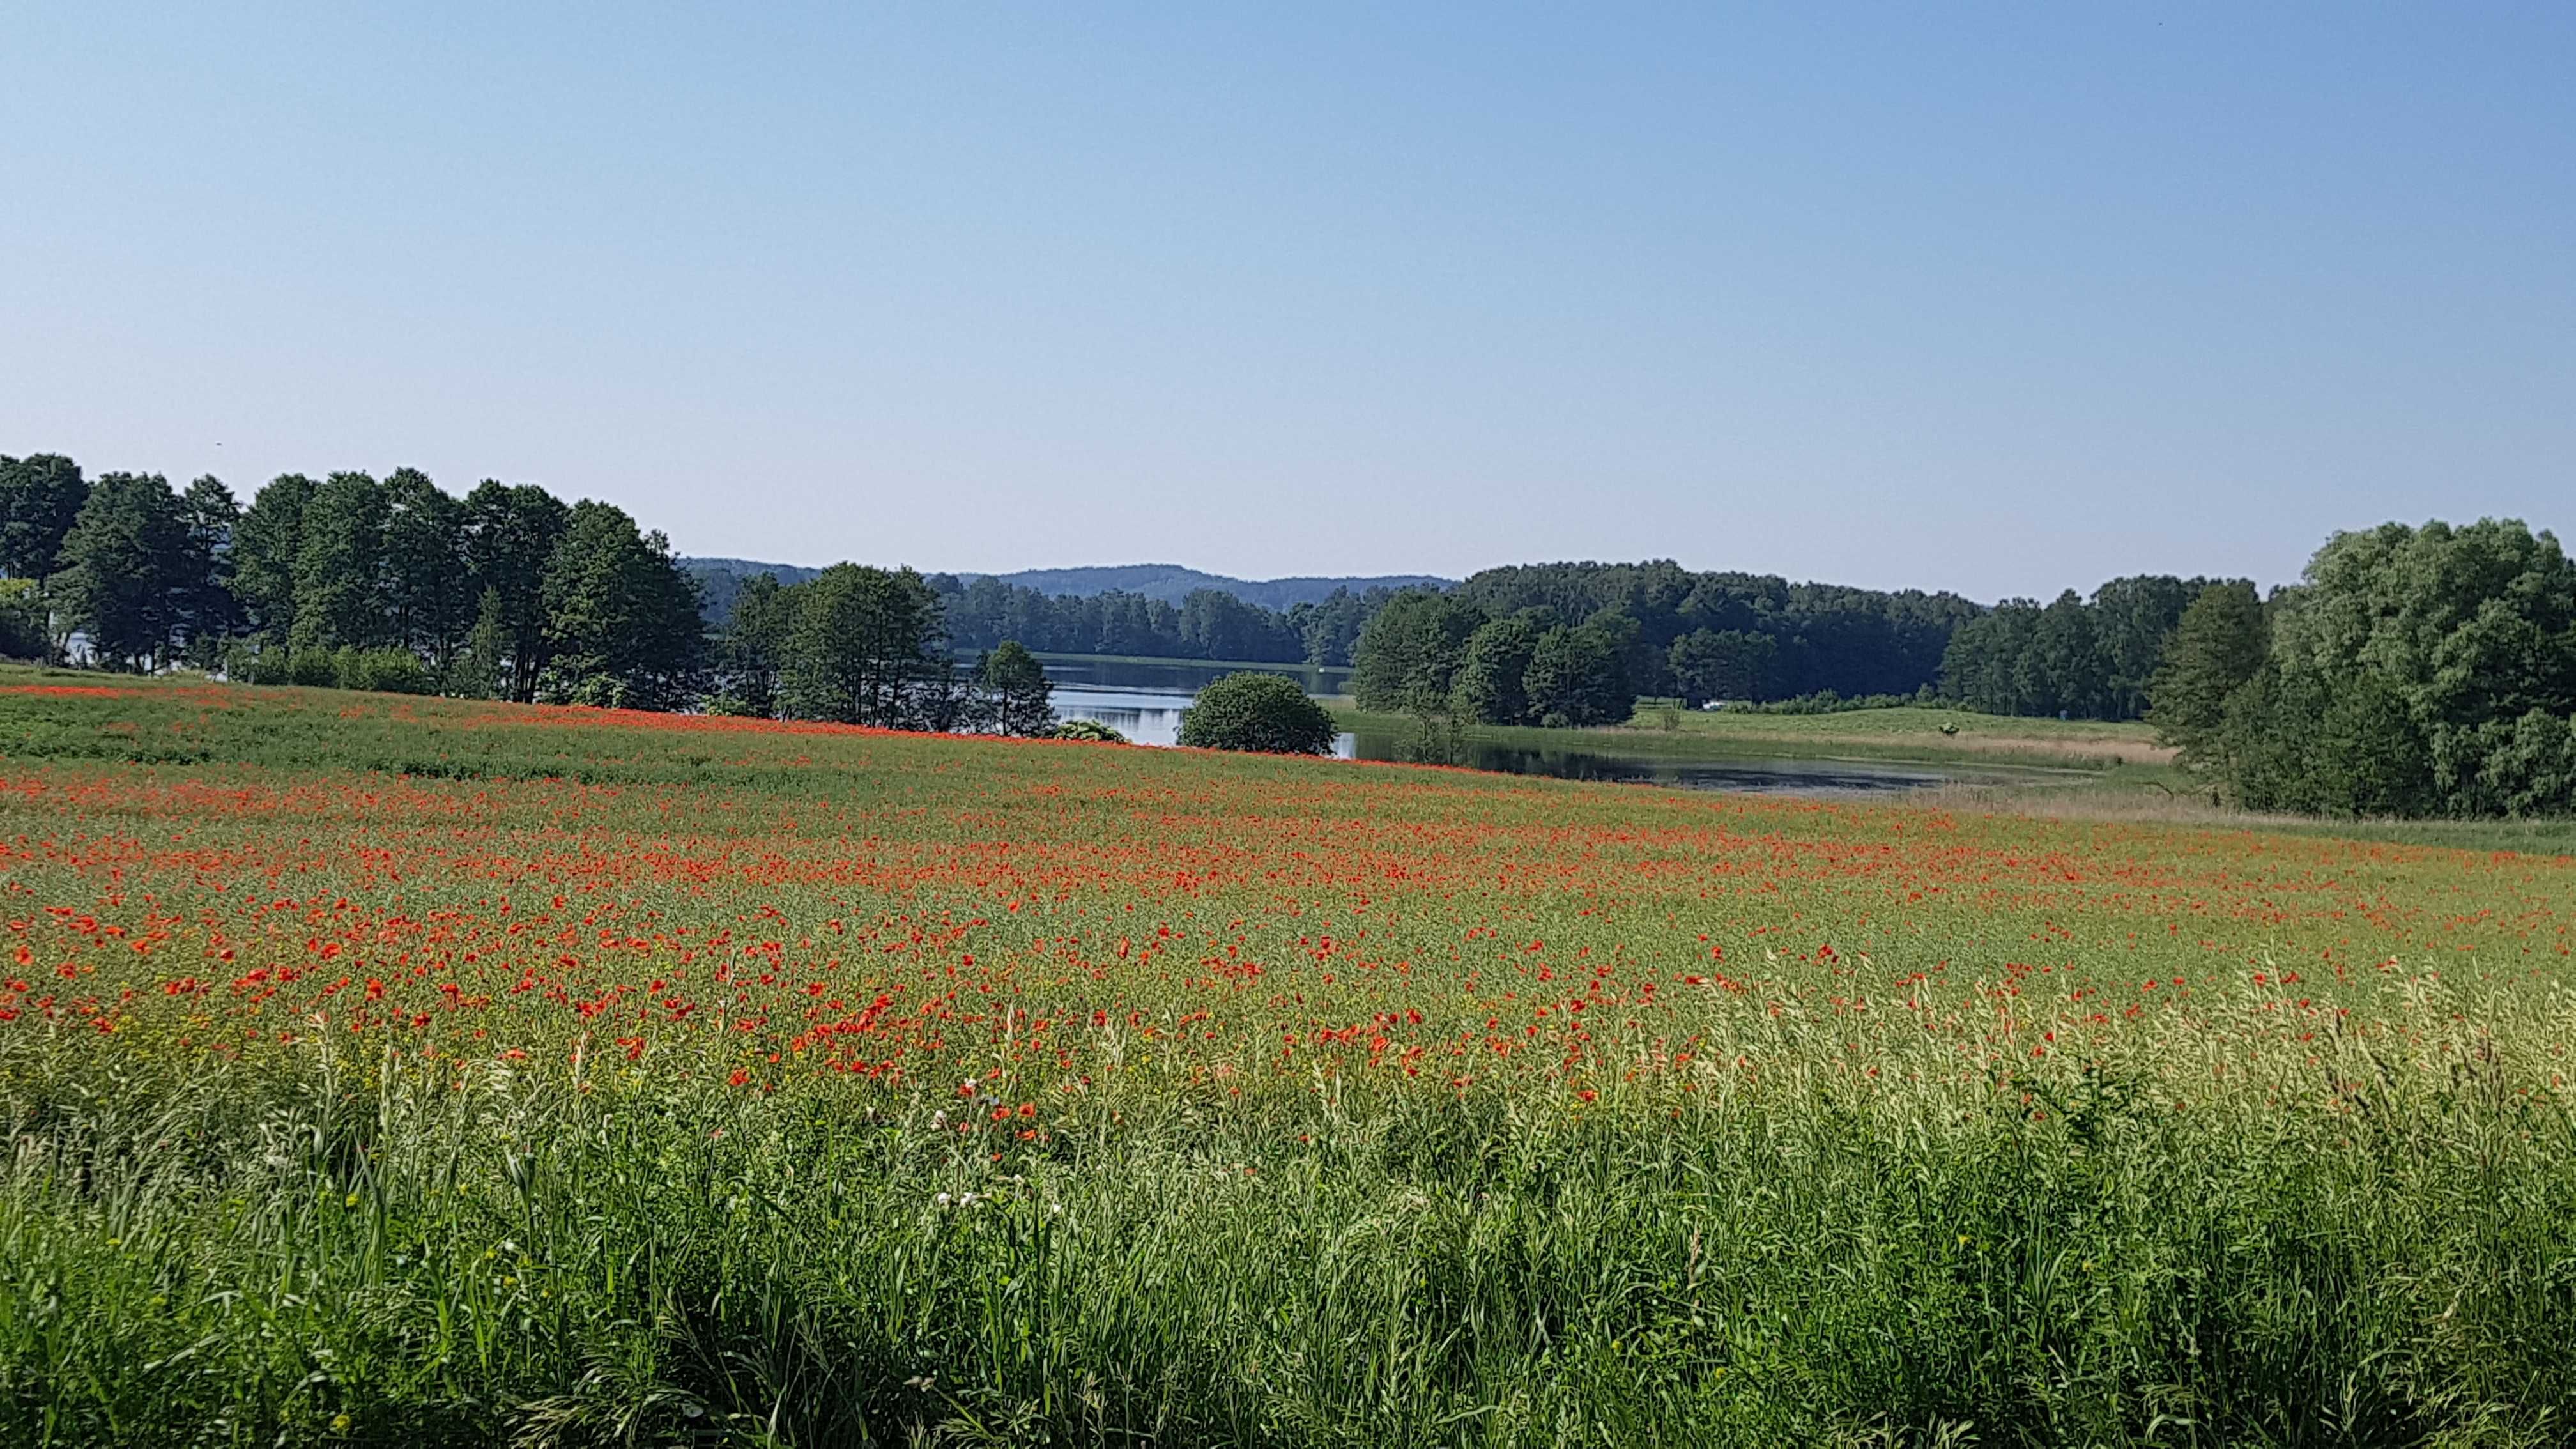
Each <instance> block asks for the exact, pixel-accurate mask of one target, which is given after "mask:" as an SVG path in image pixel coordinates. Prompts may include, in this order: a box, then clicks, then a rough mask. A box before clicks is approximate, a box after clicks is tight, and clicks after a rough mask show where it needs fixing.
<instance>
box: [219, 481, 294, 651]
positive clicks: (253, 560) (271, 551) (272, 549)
mask: <svg viewBox="0 0 2576 1449" xmlns="http://www.w3.org/2000/svg"><path fill="white" fill-rule="evenodd" d="M314 487H315V485H314V482H313V480H312V479H310V478H307V477H305V476H304V475H303V474H301V473H284V474H280V475H279V476H278V477H277V478H276V479H274V480H272V481H271V482H270V483H269V485H268V486H267V487H265V488H262V489H261V490H259V495H258V496H257V497H255V498H253V499H252V500H251V503H250V507H248V508H246V509H244V510H242V516H241V521H240V522H239V523H237V524H235V525H234V526H233V530H232V553H231V558H230V563H231V570H232V579H231V587H232V595H233V601H234V603H235V604H236V605H237V606H239V608H240V610H241V615H242V622H243V623H244V624H245V625H246V626H247V627H248V628H249V629H250V630H251V632H253V633H255V634H257V635H259V636H260V637H261V638H263V639H265V640H268V641H270V642H271V643H274V644H277V645H279V646H283V645H285V644H286V643H287V642H288V641H289V640H290V639H292V638H293V637H294V634H295V561H296V560H297V559H298V558H300V557H302V556H303V553H304V510H305V508H306V507H307V506H309V505H310V504H311V503H312V501H313V493H314Z"/></svg>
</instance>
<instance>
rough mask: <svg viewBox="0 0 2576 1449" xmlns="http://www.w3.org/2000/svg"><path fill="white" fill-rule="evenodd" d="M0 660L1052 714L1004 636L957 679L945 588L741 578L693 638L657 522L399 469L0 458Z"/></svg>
mask: <svg viewBox="0 0 2576 1449" xmlns="http://www.w3.org/2000/svg"><path fill="white" fill-rule="evenodd" d="M0 571H5V573H6V575H7V577H6V579H5V580H0V652H6V653H8V654H11V655H14V656H16V657H20V658H41V659H48V660H57V661H59V660H63V659H65V658H66V657H67V656H68V654H69V653H70V650H71V646H72V644H73V642H74V640H75V639H77V640H78V641H79V643H80V644H81V645H82V647H83V649H84V650H85V659H86V662H89V663H92V664H95V665H98V666H100V667H104V668H110V669H128V670H158V669H165V668H169V667H172V666H174V665H190V666H194V667H197V668H203V669H209V670H220V671H221V672H223V673H224V674H226V675H227V676H229V677H231V678H235V679H240V680H244V681H246V682H250V683H275V684H306V685H323V686H337V687H342V688H360V689H378V690H389V691H394V692H401V693H443V694H451V695H459V696H468V697H480V698H492V699H507V700H517V701H522V702H540V703H559V704H592V705H606V706H615V707H622V708H629V709H647V710H676V709H703V710H708V711H711V712H717V713H753V714H776V715H779V716H782V717H788V718H797V719H816V720H837V721H845V722H849V723H856V724H870V725H882V726H886V727H890V728H903V729H916V728H920V729H967V730H980V731H992V732H1006V733H1014V734H1036V733H1045V732H1048V731H1050V730H1052V728H1053V727H1054V716H1053V710H1052V707H1051V705H1050V704H1049V702H1048V699H1047V695H1048V692H1049V691H1048V687H1047V682H1046V677H1045V674H1044V671H1043V670H1042V669H1041V668H1040V666H1039V664H1038V662H1037V660H1036V658H1035V657H1034V656H1032V655H1031V654H1030V653H1029V652H1028V651H1027V650H1026V649H1024V648H1022V647H1020V646H1019V645H1017V644H1015V643H1007V642H1003V641H996V645H997V647H995V648H993V649H992V650H990V651H989V652H988V654H987V655H986V657H985V658H984V659H982V660H981V661H979V663H978V664H977V665H976V666H974V667H972V668H969V669H964V670H961V669H960V668H958V666H957V663H956V661H955V659H954V657H953V655H952V653H951V651H950V650H949V648H948V647H947V645H946V642H945V639H944V637H943V634H942V625H941V603H940V599H939V596H938V595H937V594H936V593H935V592H934V591H933V590H932V589H931V588H930V587H929V585H928V584H927V583H926V582H925V581H924V580H923V579H922V578H921V576H920V575H919V574H917V573H914V572H913V571H911V570H909V569H902V570H892V571H889V570H884V569H874V568H866V567H862V566H860V565H856V564H837V565H834V566H833V567H832V568H829V569H825V570H822V571H821V572H820V573H819V574H818V575H817V576H815V577H814V578H811V579H808V580H805V581H803V582H800V583H797V584H793V585H785V586H782V585H780V584H779V583H778V581H777V579H776V578H775V577H774V576H770V575H763V576H761V577H759V578H757V579H754V580H752V581H751V582H750V583H749V584H747V585H746V586H745V588H744V590H743V597H742V598H740V599H738V600H737V601H736V609H735V618H734V621H733V626H732V627H730V628H728V629H727V630H725V631H723V632H722V633H720V634H717V635H714V636H710V634H709V632H708V630H707V629H706V627H705V624H704V621H703V618H702V613H701V610H702V606H703V600H702V598H701V596H700V592H699V588H698V585H697V582H696V580H695V579H693V578H692V577H691V576H690V575H689V574H688V573H687V572H686V571H685V570H683V569H682V568H681V567H680V566H679V564H678V562H677V560H676V559H675V558H674V556H673V554H672V551H671V547H670V542H669V540H668V539H666V538H665V537H664V536H663V535H662V533H661V532H660V531H659V530H646V529H643V528H641V527H640V526H638V525H637V523H636V522H635V520H634V519H633V518H632V517H630V516H628V514H627V513H626V512H625V511H624V510H622V509H620V508H618V507H616V506H615V505H613V504H608V503H602V502H599V501H597V500H595V499H583V500H580V501H578V502H571V503H567V502H565V501H564V500H562V499H560V498H557V497H555V496H554V495H553V494H551V493H548V492H547V491H546V490H545V489H543V488H540V487H536V486H534V485H530V484H518V485H512V484H505V483H501V482H498V481H494V480H489V479H487V480H485V481H484V482H482V483H480V484H478V485H477V486H476V487H475V488H474V489H473V490H472V491H471V492H469V493H467V494H465V495H464V496H462V497H458V496H456V495H453V494H450V493H448V492H446V491H444V490H443V489H441V488H439V487H438V486H437V485H436V484H435V483H433V482H432V481H431V480H430V479H429V477H428V476H427V475H425V474H423V473H421V472H419V471H418V470H416V469H410V468H402V469H396V470H395V471H393V472H392V473H389V474H387V475H386V476H385V477H383V478H381V479H379V478H377V477H375V476H374V475H372V474H368V473H363V472H339V473H331V474H328V475H327V476H325V477H323V478H321V479H319V480H316V479H313V478H309V477H306V476H304V475H302V474H292V473H290V474H286V475H283V476H280V477H278V478H276V479H274V480H273V481H271V482H270V483H269V484H268V485H267V486H265V487H263V488H261V489H260V490H259V492H258V494H257V495H256V496H255V497H253V498H252V500H251V501H250V503H249V504H248V505H247V506H244V505H242V504H241V503H240V501H239V500H238V498H237V497H236V496H235V495H234V494H233V492H232V490H231V489H230V488H228V487H227V486H225V484H224V483H223V482H222V481H221V480H220V479H217V478H213V477H203V478H199V479H197V480H196V481H194V482H192V483H190V484H189V485H188V486H187V487H186V488H185V489H174V488H173V487H172V486H171V485H170V483H169V481H168V479H166V478H164V477H162V476H161V475H158V474H148V473H106V474H101V475H100V476H99V477H97V478H96V479H95V480H92V479H89V478H86V477H84V476H83V474H82V472H81V470H80V468H79V466H78V465H77V464H75V463H74V462H73V461H72V460H71V459H69V458H66V457H63V456H61V455H58V454H37V455H34V456H31V457H26V458H10V457H5V456H0Z"/></svg>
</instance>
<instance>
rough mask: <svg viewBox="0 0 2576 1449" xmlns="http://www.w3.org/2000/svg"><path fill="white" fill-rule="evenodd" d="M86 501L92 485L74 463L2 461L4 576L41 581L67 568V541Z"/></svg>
mask: <svg viewBox="0 0 2576 1449" xmlns="http://www.w3.org/2000/svg"><path fill="white" fill-rule="evenodd" d="M88 501H89V485H88V484H87V483H86V482H84V481H82V479H81V470H80V465H79V464H77V463H74V462H73V461H72V460H71V459H69V458H66V457H64V456H62V455H61V454H59V453H35V454H31V455H29V456H27V457H24V458H11V457H6V456H0V573H6V574H7V575H8V576H9V577H11V578H13V579H34V580H37V581H38V582H42V581H43V580H45V579H48V578H50V577H52V576H53V574H54V573H55V571H56V570H58V569H60V568H63V567H65V565H64V563H63V562H62V550H63V540H64V539H65V538H67V537H69V536H70V534H71V531H72V525H74V524H75V523H77V522H79V521H80V511H81V505H82V504H84V503H86V502H88Z"/></svg>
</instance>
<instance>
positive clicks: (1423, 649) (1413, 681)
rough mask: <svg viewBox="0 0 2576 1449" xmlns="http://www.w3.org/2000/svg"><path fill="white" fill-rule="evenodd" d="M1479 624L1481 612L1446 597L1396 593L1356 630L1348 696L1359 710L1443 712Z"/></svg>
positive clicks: (1419, 592)
mask: <svg viewBox="0 0 2576 1449" xmlns="http://www.w3.org/2000/svg"><path fill="white" fill-rule="evenodd" d="M1484 623H1485V615H1484V613H1483V612H1482V611H1481V610H1479V609H1477V608H1476V607H1475V606H1473V605H1471V604H1468V603H1466V602H1464V601H1463V600H1461V599H1458V598H1456V597H1454V596H1452V595H1449V594H1438V593H1430V592H1426V591H1422V590H1407V591H1406V592H1403V593H1400V594H1397V595H1395V596H1394V597H1392V598H1390V599H1388V600H1387V601H1386V607H1384V608H1382V609H1380V610H1378V611H1377V614H1376V616H1375V617H1373V618H1371V619H1370V620H1369V621H1368V626H1367V627H1366V628H1364V629H1362V630H1361V631H1360V637H1359V642H1358V644H1357V645H1355V646H1354V647H1353V650H1352V656H1351V662H1352V665H1353V670H1352V675H1351V692H1352V693H1353V694H1354V695H1355V696H1357V698H1358V700H1359V704H1360V707H1361V708H1362V709H1374V710H1389V711H1397V712H1402V713H1407V714H1437V713H1441V712H1443V711H1445V710H1447V709H1448V707H1449V696H1450V691H1451V690H1452V688H1453V687H1454V686H1455V684H1456V679H1457V673H1458V666H1459V665H1460V664H1461V663H1463V662H1464V661H1465V659H1466V654H1467V641H1468V640H1469V639H1471V638H1473V637H1474V636H1475V633H1476V631H1477V630H1478V629H1479V628H1481V627H1483V626H1484Z"/></svg>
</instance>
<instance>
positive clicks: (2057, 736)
mask: <svg viewBox="0 0 2576 1449" xmlns="http://www.w3.org/2000/svg"><path fill="white" fill-rule="evenodd" d="M1330 703H1332V704H1333V705H1334V715H1335V717H1336V718H1337V719H1338V720H1340V721H1341V724H1342V728H1344V729H1346V730H1352V731H1355V732H1359V733H1365V734H1376V735H1382V736H1386V737H1392V738H1400V737H1406V736H1410V735H1413V734H1417V733H1419V731H1420V726H1419V725H1418V724H1417V723H1416V722H1415V721H1414V720H1413V719H1412V718H1411V717H1409V716H1405V715H1394V714H1378V713H1372V712H1369V711H1366V710H1361V709H1359V708H1357V707H1355V706H1352V705H1349V704H1347V703H1345V702H1341V701H1332V702H1330ZM1662 720H1663V716H1662V715H1661V713H1660V712H1658V711H1654V710H1646V711H1641V712H1640V713H1639V715H1638V716H1637V718H1636V719H1634V720H1632V721H1631V722H1630V723H1628V724H1626V725H1616V726H1599V727H1593V728H1583V729H1542V728H1538V727H1535V726H1522V725H1475V726H1472V727H1470V729H1469V731H1468V734H1469V737H1470V738H1472V739H1475V740H1481V741H1487V742H1490V743H1494V744H1498V745H1505V746H1510V747H1514V748H1521V749H1545V750H1569V749H1571V750H1587V749H1588V750H1594V751H1597V752H1599V753H1602V754H1610V755H1636V756H1651V757H1664V758H1677V757H1691V758H1697V759H1722V758H1727V757H1730V756H1733V757H1742V758H1773V759H1849V760H1890V761H1919V762H1924V763H1936V764H1960V765H1987V766H2005V767H2009V766H2016V765H2019V766H2037V767H2041V768H2047V769H2075V770H2088V771H2108V770H2111V769H2113V768H2114V767H2115V766H2116V765H2118V764H2120V763H2123V762H2126V763H2139V762H2143V761H2148V760H2154V759H2160V758H2162V757H2163V756H2164V754H2165V753H2166V752H2165V751H2163V750H2161V749H2159V748H2158V747H2157V746H2156V745H2155V743H2154V740H2153V737H2152V735H2151V734H2150V733H2149V732H2148V731H2147V729H2146V728H2145V727H2144V726H2141V725H2130V724H2104V723H2099V722H2095V721H2081V720H2079V721H2073V722H2067V721H2060V720H2020V719H2002V718H1998V717H1995V716H1990V715H1975V714H1967V713H1963V712H1958V711H1951V710H1936V709H1913V708H1906V709H1888V710H1854V711H1851V712H1849V713H1845V714H1833V715H1756V714H1735V715H1729V714H1724V713H1710V712H1706V711H1697V710H1675V711H1673V712H1672V720H1673V723H1674V726H1675V727H1674V728H1671V729H1665V728H1662ZM1945 724H1946V725H1951V726H1954V727H1955V728H1956V730H1957V733H1956V734H1944V733H1942V732H1941V726H1942V725H1945Z"/></svg>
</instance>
